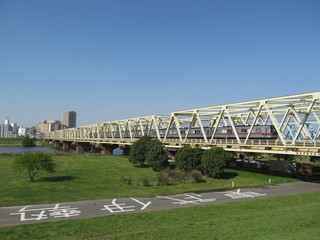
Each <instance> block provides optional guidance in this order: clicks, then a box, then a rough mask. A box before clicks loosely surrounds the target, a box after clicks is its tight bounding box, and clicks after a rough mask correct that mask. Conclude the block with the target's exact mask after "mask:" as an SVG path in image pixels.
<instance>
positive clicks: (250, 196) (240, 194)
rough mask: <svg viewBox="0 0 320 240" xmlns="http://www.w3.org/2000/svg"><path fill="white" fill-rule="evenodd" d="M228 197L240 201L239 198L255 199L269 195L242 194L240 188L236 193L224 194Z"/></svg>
mask: <svg viewBox="0 0 320 240" xmlns="http://www.w3.org/2000/svg"><path fill="white" fill-rule="evenodd" d="M224 195H225V196H227V197H231V198H232V199H239V198H255V197H260V196H264V195H267V194H264V193H256V192H240V188H239V189H238V190H237V191H236V192H235V191H228V192H226V194H224Z"/></svg>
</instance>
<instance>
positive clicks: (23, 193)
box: [0, 155, 295, 206]
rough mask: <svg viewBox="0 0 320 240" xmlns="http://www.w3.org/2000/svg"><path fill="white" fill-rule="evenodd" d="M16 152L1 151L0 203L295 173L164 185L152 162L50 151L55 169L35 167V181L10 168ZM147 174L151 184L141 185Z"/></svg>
mask: <svg viewBox="0 0 320 240" xmlns="http://www.w3.org/2000/svg"><path fill="white" fill-rule="evenodd" d="M14 158H15V156H12V155H0V176H1V182H0V206H9V205H27V204H35V203H50V202H64V201H78V200H87V199H101V198H115V197H130V196H131V197H132V196H136V197H138V196H154V195H164V194H173V193H182V192H190V191H209V190H214V189H222V188H230V187H231V184H232V182H233V181H234V182H235V186H236V187H243V186H255V185H263V184H267V183H268V181H269V178H271V179H272V183H281V182H290V181H295V179H291V178H284V177H276V176H270V175H264V174H256V173H250V172H246V171H237V170H226V171H227V174H226V179H212V178H204V179H205V182H203V183H190V182H188V181H184V180H174V179H171V180H170V185H168V186H157V184H156V183H157V180H156V175H157V173H155V172H153V171H152V169H151V168H136V167H133V166H132V165H131V164H130V163H129V161H128V157H127V156H119V155H118V156H117V155H114V156H101V155H96V156H95V155H55V156H53V158H54V160H55V161H56V162H57V163H58V168H57V171H56V173H53V174H50V173H46V172H39V173H38V174H37V175H36V177H35V181H34V182H29V181H28V177H27V174H26V173H24V174H19V173H15V172H12V170H11V166H12V162H13V160H14ZM123 174H124V175H126V176H130V177H132V178H133V184H132V185H131V186H128V185H126V184H125V183H123V182H121V181H120V177H121V175H123ZM143 178H148V179H149V182H150V183H151V186H150V187H145V186H143V184H142V182H143Z"/></svg>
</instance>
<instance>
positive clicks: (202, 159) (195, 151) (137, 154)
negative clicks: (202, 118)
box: [129, 136, 228, 178]
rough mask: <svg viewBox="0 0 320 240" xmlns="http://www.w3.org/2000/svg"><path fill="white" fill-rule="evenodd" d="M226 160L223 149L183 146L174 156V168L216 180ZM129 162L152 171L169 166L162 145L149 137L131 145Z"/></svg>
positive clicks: (226, 156) (226, 155)
mask: <svg viewBox="0 0 320 240" xmlns="http://www.w3.org/2000/svg"><path fill="white" fill-rule="evenodd" d="M227 159H228V154H227V153H226V151H225V150H224V149H223V148H211V149H209V150H202V149H200V148H198V147H196V148H192V147H191V146H189V145H185V146H183V147H182V148H180V149H179V150H178V152H177V153H176V155H175V167H177V168H178V169H180V170H183V171H185V172H191V171H192V170H197V171H200V172H202V173H203V174H205V175H207V176H209V177H213V178H218V177H220V176H221V174H222V173H223V169H224V168H225V167H226V162H227ZM129 161H130V162H131V163H132V164H133V165H134V166H139V167H145V166H150V167H151V168H152V169H153V170H154V171H161V170H164V169H166V168H167V167H168V166H169V162H168V157H167V153H166V151H165V150H164V146H163V144H162V143H161V142H160V141H159V140H157V139H152V138H151V137H149V136H143V137H141V138H140V139H139V140H138V141H136V142H134V143H133V145H132V147H131V150H130V156H129Z"/></svg>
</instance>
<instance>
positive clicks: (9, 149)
mask: <svg viewBox="0 0 320 240" xmlns="http://www.w3.org/2000/svg"><path fill="white" fill-rule="evenodd" d="M27 151H31V152H36V151H41V152H46V153H58V152H59V150H58V149H54V148H50V147H19V146H0V154H3V153H24V152H27Z"/></svg>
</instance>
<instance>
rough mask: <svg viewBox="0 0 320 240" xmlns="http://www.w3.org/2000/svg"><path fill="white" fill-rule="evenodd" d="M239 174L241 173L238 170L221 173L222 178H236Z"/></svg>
mask: <svg viewBox="0 0 320 240" xmlns="http://www.w3.org/2000/svg"><path fill="white" fill-rule="evenodd" d="M238 175H239V174H238V173H236V172H224V173H222V174H221V176H220V179H231V178H235V177H236V176H238Z"/></svg>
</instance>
